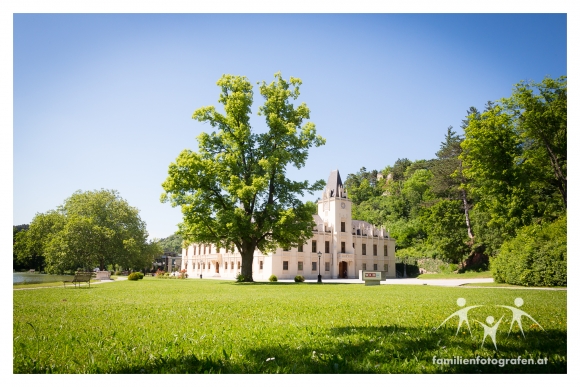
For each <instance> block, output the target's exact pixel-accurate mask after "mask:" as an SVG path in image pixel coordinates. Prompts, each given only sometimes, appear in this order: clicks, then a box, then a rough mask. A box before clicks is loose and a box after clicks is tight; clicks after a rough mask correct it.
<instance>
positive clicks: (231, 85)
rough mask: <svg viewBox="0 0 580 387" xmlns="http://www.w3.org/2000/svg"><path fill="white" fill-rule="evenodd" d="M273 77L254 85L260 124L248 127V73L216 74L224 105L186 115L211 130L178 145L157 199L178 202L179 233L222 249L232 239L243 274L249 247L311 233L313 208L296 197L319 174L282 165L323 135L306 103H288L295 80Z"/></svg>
mask: <svg viewBox="0 0 580 387" xmlns="http://www.w3.org/2000/svg"><path fill="white" fill-rule="evenodd" d="M274 78H275V79H274V81H273V82H272V83H270V84H266V83H265V82H262V83H261V84H260V86H259V90H260V94H261V95H262V97H263V98H264V100H265V102H264V104H263V105H262V106H261V107H260V108H259V109H258V114H259V115H261V116H263V117H264V118H265V120H266V124H267V126H268V130H267V131H266V132H264V133H256V132H253V131H252V128H251V125H250V113H251V107H252V103H253V97H254V94H253V89H252V85H251V83H250V81H249V80H248V79H247V78H246V77H243V76H233V75H224V76H223V77H222V78H221V79H220V80H219V81H218V82H217V85H218V86H219V87H220V89H221V93H220V96H219V100H218V101H219V103H221V104H222V105H223V109H224V113H221V112H218V110H217V109H216V108H215V107H214V106H207V107H202V108H200V109H198V110H196V111H195V112H194V113H193V119H195V120H197V121H200V122H203V123H209V124H210V125H211V127H212V128H215V131H214V132H212V133H210V134H208V133H202V134H201V135H200V136H199V137H198V142H199V149H198V151H197V152H194V151H191V150H184V151H182V152H181V153H180V155H179V156H178V157H177V160H176V161H175V162H173V163H171V164H170V166H169V176H168V177H167V179H166V180H165V182H164V183H163V184H162V186H163V189H164V190H165V193H163V194H162V196H161V200H162V201H163V202H167V201H169V202H170V203H171V204H172V205H173V206H181V210H182V213H183V222H182V223H180V225H179V233H180V234H181V235H182V236H183V237H184V239H185V240H187V241H191V242H193V241H195V242H200V243H212V244H215V245H216V246H217V247H218V248H222V247H223V248H226V249H228V250H233V248H234V246H235V247H236V248H237V250H238V251H239V252H240V254H241V257H242V272H241V274H242V275H243V276H244V280H245V281H253V278H252V263H253V259H254V251H255V250H256V249H259V250H260V251H262V252H268V251H271V250H273V249H274V248H275V247H276V246H278V245H281V246H284V247H289V246H297V245H298V244H303V243H305V242H306V240H307V239H309V238H310V237H311V236H312V228H313V227H314V222H313V219H312V214H313V213H314V212H315V208H314V205H313V204H312V203H306V204H305V203H302V201H301V200H300V198H299V197H300V196H302V195H303V193H304V192H310V193H312V192H314V191H315V190H320V189H322V188H323V186H324V181H323V180H319V181H317V182H315V183H314V184H310V183H309V182H308V181H293V180H290V179H288V178H287V177H286V171H287V168H288V167H289V166H292V167H295V168H297V169H300V168H302V167H303V166H304V165H305V162H306V159H307V157H308V150H309V149H310V148H311V147H313V146H316V147H318V146H321V145H323V144H324V143H325V140H324V139H323V138H322V137H321V136H319V135H317V134H316V129H315V125H314V124H313V123H311V122H307V123H305V122H304V121H305V120H306V119H309V118H310V110H309V109H308V107H307V106H306V104H304V103H302V104H300V105H299V106H297V107H295V106H294V105H293V104H292V100H296V99H297V98H298V96H299V95H300V92H299V87H300V85H301V84H302V82H301V80H300V79H298V78H292V77H291V78H290V79H289V80H284V79H283V78H282V75H281V74H280V73H277V74H275V75H274Z"/></svg>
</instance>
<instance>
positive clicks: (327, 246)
mask: <svg viewBox="0 0 580 387" xmlns="http://www.w3.org/2000/svg"><path fill="white" fill-rule="evenodd" d="M324 252H325V253H326V254H328V253H330V242H329V241H325V242H324Z"/></svg>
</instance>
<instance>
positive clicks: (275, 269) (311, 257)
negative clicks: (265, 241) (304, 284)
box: [181, 170, 396, 281]
mask: <svg viewBox="0 0 580 387" xmlns="http://www.w3.org/2000/svg"><path fill="white" fill-rule="evenodd" d="M351 206H352V202H351V201H350V199H348V196H347V194H346V191H345V190H344V187H343V184H342V180H341V179H340V173H339V172H338V170H335V171H332V172H331V173H330V177H329V178H328V182H327V184H326V188H325V189H324V191H323V193H322V199H320V200H319V201H318V213H317V214H316V215H313V218H314V223H315V224H316V226H315V227H314V229H313V236H312V238H311V239H310V240H309V241H308V242H307V243H306V244H305V245H302V246H299V247H298V248H291V249H288V250H284V249H282V248H278V249H276V251H274V252H272V253H269V254H264V253H262V252H261V251H259V250H256V251H255V253H254V263H253V267H252V276H253V278H254V280H258V281H259V280H268V279H269V278H270V276H271V275H272V274H274V275H276V276H277V277H278V279H294V277H295V276H296V275H302V276H303V277H304V278H305V279H317V278H318V274H319V271H320V274H321V275H322V278H323V279H324V278H326V279H328V278H359V279H360V278H361V272H362V270H377V271H382V272H383V275H382V278H395V277H396V274H395V273H396V271H395V240H394V239H392V238H391V237H390V236H389V234H388V233H387V232H385V230H384V229H383V228H380V229H379V228H377V227H375V226H373V225H371V224H370V223H368V222H364V221H362V220H353V219H352V214H351ZM319 252H320V253H321V254H320V267H319V266H318V265H319V264H318V262H319V257H318V253H319ZM241 265H242V257H241V255H240V254H239V253H238V252H237V251H234V252H226V251H225V249H223V248H222V249H220V250H219V251H218V250H217V249H216V247H215V245H209V244H197V243H193V244H191V245H189V246H188V247H187V248H185V249H183V253H182V260H181V269H182V270H183V269H185V270H186V272H187V274H188V276H189V278H199V277H200V275H201V276H203V278H209V277H220V278H223V279H235V278H236V276H237V275H238V274H239V273H240V272H241Z"/></svg>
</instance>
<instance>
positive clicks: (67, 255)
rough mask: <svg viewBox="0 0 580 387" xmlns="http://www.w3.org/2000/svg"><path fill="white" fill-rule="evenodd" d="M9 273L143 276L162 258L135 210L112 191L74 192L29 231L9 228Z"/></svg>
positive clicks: (40, 216)
mask: <svg viewBox="0 0 580 387" xmlns="http://www.w3.org/2000/svg"><path fill="white" fill-rule="evenodd" d="M13 236H14V238H13V263H14V269H17V270H20V269H35V270H38V271H41V270H43V271H46V272H48V273H64V272H70V271H74V270H79V269H80V270H92V269H93V268H97V267H98V268H100V270H105V269H106V268H107V267H110V266H111V265H116V266H120V267H123V268H125V269H133V270H142V269H148V268H150V267H151V265H152V263H153V260H154V258H155V257H157V256H159V255H161V253H162V252H163V251H162V249H161V247H160V245H159V244H158V243H157V242H154V241H148V240H147V237H148V234H147V230H146V229H145V222H143V221H142V220H141V218H140V217H139V210H137V209H136V208H134V207H131V206H129V204H128V203H127V202H126V201H125V200H124V199H122V198H121V197H120V196H119V194H118V193H117V192H116V191H108V190H100V191H86V192H82V191H77V192H75V193H74V194H73V195H72V196H71V197H70V198H68V199H66V200H65V202H64V204H63V205H61V206H59V207H58V208H57V209H55V210H51V211H48V212H46V213H39V214H36V216H35V217H34V218H33V219H32V222H31V223H30V224H29V225H21V226H14V227H13Z"/></svg>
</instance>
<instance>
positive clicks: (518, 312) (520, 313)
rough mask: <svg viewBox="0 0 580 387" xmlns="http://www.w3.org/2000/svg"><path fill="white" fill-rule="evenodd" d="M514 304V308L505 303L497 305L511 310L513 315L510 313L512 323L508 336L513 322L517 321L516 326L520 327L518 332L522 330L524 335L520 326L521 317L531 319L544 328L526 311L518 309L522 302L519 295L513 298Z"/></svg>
mask: <svg viewBox="0 0 580 387" xmlns="http://www.w3.org/2000/svg"><path fill="white" fill-rule="evenodd" d="M514 304H515V306H517V308H514V307H513V306H507V305H498V306H500V307H502V308H506V309H509V310H511V311H512V313H513V315H512V323H511V324H510V331H509V332H508V336H509V335H510V333H511V332H512V327H513V326H514V323H515V322H517V323H518V326H519V327H520V332H522V336H523V337H526V335H525V334H524V329H523V328H522V317H527V318H529V319H530V320H532V321H533V322H534V323H536V324H537V325H538V327H540V329H542V330H544V328H542V326H541V325H540V323H538V322H537V321H536V320H534V318H533V317H532V316H530V315H529V314H527V313H526V312H524V311H523V310H521V309H518V308H519V307H520V306H522V305H523V304H524V300H523V299H522V298H520V297H518V298H516V299H515V300H514Z"/></svg>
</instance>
